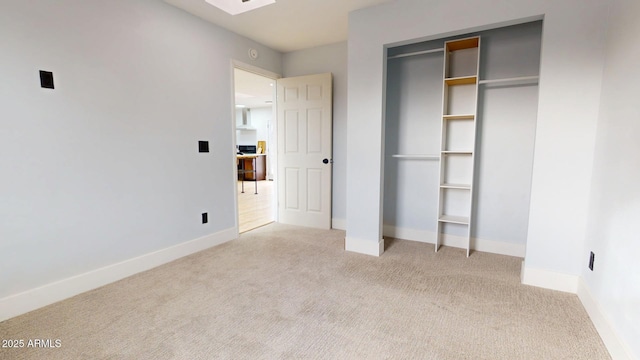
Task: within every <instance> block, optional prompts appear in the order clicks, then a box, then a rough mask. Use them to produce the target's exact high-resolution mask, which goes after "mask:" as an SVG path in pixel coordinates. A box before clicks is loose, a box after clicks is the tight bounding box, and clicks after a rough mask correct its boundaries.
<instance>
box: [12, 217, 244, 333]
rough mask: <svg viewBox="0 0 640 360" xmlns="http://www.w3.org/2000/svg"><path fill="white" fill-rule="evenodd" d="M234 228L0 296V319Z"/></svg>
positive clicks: (214, 240) (161, 260) (224, 236)
mask: <svg viewBox="0 0 640 360" xmlns="http://www.w3.org/2000/svg"><path fill="white" fill-rule="evenodd" d="M237 233H238V231H237V228H229V229H226V230H222V231H219V232H217V233H214V234H211V235H207V236H204V237H201V238H198V239H195V240H190V241H187V242H184V243H181V244H178V245H174V246H171V247H168V248H165V249H161V250H157V251H154V252H151V253H148V254H145V255H141V256H138V257H135V258H132V259H129V260H125V261H122V262H119V263H116V264H112V265H108V266H105V267H102V268H99V269H96V270H92V271H89V272H86V273H84V274H79V275H75V276H72V277H70V278H67V279H62V280H59V281H56V282H53V283H50V284H47V285H44V286H41V287H38V288H35V289H31V290H27V291H25V292H22V293H19V294H15V295H10V296H8V297H5V298H2V299H0V321H4V320H7V319H10V318H12V317H15V316H18V315H22V314H25V313H27V312H29V311H33V310H35V309H38V308H41V307H44V306H47V305H50V304H53V303H55V302H58V301H61V300H64V299H67V298H70V297H72V296H75V295H78V294H81V293H83V292H86V291H89V290H93V289H96V288H98V287H101V286H104V285H107V284H110V283H112V282H115V281H118V280H121V279H124V278H126V277H129V276H131V275H134V274H137V273H140V272H143V271H146V270H149V269H152V268H154V267H157V266H160V265H163V264H166V263H168V262H171V261H173V260H176V259H179V258H181V257H184V256H187V255H191V254H193V253H196V252H198V251H202V250H204V249H207V248H210V247H213V246H216V245H220V244H222V243H225V242H227V241H230V240H233V239H236V238H237Z"/></svg>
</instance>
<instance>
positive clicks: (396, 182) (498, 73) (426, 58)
mask: <svg viewBox="0 0 640 360" xmlns="http://www.w3.org/2000/svg"><path fill="white" fill-rule="evenodd" d="M477 34H478V35H481V38H482V47H481V49H482V50H481V59H480V79H481V80H484V79H490V80H491V79H502V78H511V77H520V76H534V75H538V71H539V66H540V65H539V61H540V47H541V36H542V22H541V21H536V22H531V23H526V24H521V25H515V26H510V27H504V28H499V29H494V30H489V31H483V32H480V33H477ZM469 35H476V34H475V33H474V34H469ZM442 43H443V40H435V41H431V42H427V43H423V44H412V45H407V46H405V47H403V48H405V49H390V54H395V53H399V52H405V51H416V50H420V48H421V47H422V49H433V48H438V47H441V44H442ZM442 71H443V53H441V52H440V53H431V54H424V55H416V56H409V57H403V58H395V59H389V60H388V63H387V98H386V114H385V179H384V184H385V187H384V215H383V216H384V235H385V236H394V237H399V238H404V239H408V240H416V241H426V242H432V241H433V240H432V239H434V238H435V231H436V230H435V229H436V220H435V219H436V216H437V202H438V161H437V160H413V159H397V158H392V157H391V156H392V155H393V154H437V153H438V151H439V142H440V118H441V114H442ZM537 103H538V86H537V84H528V85H516V86H514V85H505V84H502V85H490V84H486V85H480V89H479V98H478V121H479V125H478V133H477V139H476V172H475V192H474V206H473V215H474V218H475V221H474V224H473V225H472V232H471V236H472V237H474V238H476V241H475V242H476V244H477V243H478V241H480V242H484V243H485V244H486V243H489V242H490V243H492V245H493V248H497V249H504V251H502V252H506V253H510V254H512V255H519V256H524V249H525V243H526V238H527V226H528V218H529V199H530V194H531V191H530V190H531V175H532V163H533V149H534V139H535V125H536V116H537ZM457 230H458V229H456V228H455V227H449V228H446V229H445V232H446V233H448V234H451V235H461V234H459V233H458V232H456V231H457ZM499 251H500V250H499Z"/></svg>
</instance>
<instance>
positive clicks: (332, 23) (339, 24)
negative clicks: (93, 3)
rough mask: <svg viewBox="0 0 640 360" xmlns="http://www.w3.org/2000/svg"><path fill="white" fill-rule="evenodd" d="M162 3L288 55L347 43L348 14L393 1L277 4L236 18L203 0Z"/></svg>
mask: <svg viewBox="0 0 640 360" xmlns="http://www.w3.org/2000/svg"><path fill="white" fill-rule="evenodd" d="M165 1H166V2H167V3H169V4H171V5H174V6H176V7H178V8H181V9H183V10H185V11H187V12H189V13H191V14H193V15H196V16H198V17H201V18H203V19H205V20H207V21H209V22H212V23H214V24H217V25H218V26H221V27H223V28H226V29H229V30H231V31H233V32H235V33H237V34H240V35H243V36H245V37H248V38H250V39H253V40H255V41H257V42H259V43H261V44H264V45H266V46H268V47H270V48H272V49H274V50H278V51H281V52H289V51H295V50H300V49H307V48H311V47H316V46H320V45H326V44H333V43H337V42H340V41H345V40H347V24H348V14H349V12H350V11H353V10H357V9H362V8H366V7H369V6H372V5H377V4H381V3H385V2H390V1H393V0H276V3H275V4H271V5H267V6H265V7H262V8H259V9H256V10H253V11H249V12H246V13H242V14H239V15H229V14H228V13H226V12H224V11H222V10H220V9H218V8H216V7H215V6H212V5H210V4H209V3H207V2H206V1H205V0H165ZM238 1H240V0H238Z"/></svg>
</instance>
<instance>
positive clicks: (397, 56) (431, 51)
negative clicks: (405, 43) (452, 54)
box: [387, 48, 444, 59]
mask: <svg viewBox="0 0 640 360" xmlns="http://www.w3.org/2000/svg"><path fill="white" fill-rule="evenodd" d="M437 52H444V48H440V49H432V50H423V51H416V52H411V53H406V54H398V55H393V56H388V57H387V59H397V58H403V57H407V56H414V55H422V54H431V53H437Z"/></svg>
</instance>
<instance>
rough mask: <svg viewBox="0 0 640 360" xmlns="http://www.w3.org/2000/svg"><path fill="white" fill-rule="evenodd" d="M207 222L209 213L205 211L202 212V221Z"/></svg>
mask: <svg viewBox="0 0 640 360" xmlns="http://www.w3.org/2000/svg"><path fill="white" fill-rule="evenodd" d="M208 222H209V214H207V213H202V223H203V224H206V223H208Z"/></svg>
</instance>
